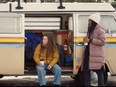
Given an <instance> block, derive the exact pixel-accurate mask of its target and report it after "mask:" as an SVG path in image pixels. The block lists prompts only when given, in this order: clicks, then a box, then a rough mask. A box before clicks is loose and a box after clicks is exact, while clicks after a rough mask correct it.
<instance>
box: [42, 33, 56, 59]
mask: <svg viewBox="0 0 116 87" xmlns="http://www.w3.org/2000/svg"><path fill="white" fill-rule="evenodd" d="M44 36H46V37H47V38H48V44H47V45H46V49H47V53H46V58H48V57H49V55H51V54H52V56H53V54H54V49H56V45H55V43H54V40H53V36H52V35H51V34H45V35H43V37H44ZM44 49H45V47H44V46H43V42H42V43H41V52H43V51H44Z"/></svg>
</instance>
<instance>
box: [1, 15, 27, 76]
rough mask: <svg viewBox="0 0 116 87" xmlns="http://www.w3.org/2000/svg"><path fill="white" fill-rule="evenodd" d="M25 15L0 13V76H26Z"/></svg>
mask: <svg viewBox="0 0 116 87" xmlns="http://www.w3.org/2000/svg"><path fill="white" fill-rule="evenodd" d="M24 41H25V40H24V15H23V14H16V13H0V74H2V75H19V74H24Z"/></svg>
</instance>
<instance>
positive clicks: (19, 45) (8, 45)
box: [0, 44, 25, 48]
mask: <svg viewBox="0 0 116 87" xmlns="http://www.w3.org/2000/svg"><path fill="white" fill-rule="evenodd" d="M24 46H25V45H24V44H0V47H16V48H17V47H24Z"/></svg>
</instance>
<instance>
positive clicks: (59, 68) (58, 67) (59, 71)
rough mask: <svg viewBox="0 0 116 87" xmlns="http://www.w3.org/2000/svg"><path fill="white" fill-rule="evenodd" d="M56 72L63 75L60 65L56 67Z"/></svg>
mask: <svg viewBox="0 0 116 87" xmlns="http://www.w3.org/2000/svg"><path fill="white" fill-rule="evenodd" d="M54 68H55V71H56V72H58V73H62V69H61V67H60V66H58V65H55V67H54Z"/></svg>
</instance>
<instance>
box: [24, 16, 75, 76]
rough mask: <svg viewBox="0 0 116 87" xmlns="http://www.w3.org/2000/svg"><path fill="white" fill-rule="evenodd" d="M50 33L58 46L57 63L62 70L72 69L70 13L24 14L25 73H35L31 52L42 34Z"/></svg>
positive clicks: (38, 42) (70, 70) (39, 41)
mask: <svg viewBox="0 0 116 87" xmlns="http://www.w3.org/2000/svg"><path fill="white" fill-rule="evenodd" d="M47 33H50V34H51V35H52V36H53V39H54V42H55V44H56V46H57V47H58V51H59V56H60V57H59V60H58V63H57V64H58V65H59V66H60V67H61V68H62V71H63V72H64V73H65V72H69V73H72V69H73V27H72V14H46V15H45V14H44V15H43V14H26V15H25V38H26V40H25V73H27V74H35V73H36V67H35V66H36V64H35V62H34V60H33V54H34V50H35V48H36V46H37V45H38V44H40V43H41V40H42V36H43V35H44V34H47Z"/></svg>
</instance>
